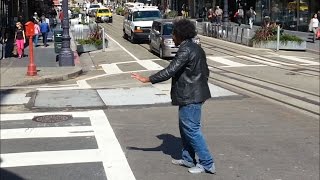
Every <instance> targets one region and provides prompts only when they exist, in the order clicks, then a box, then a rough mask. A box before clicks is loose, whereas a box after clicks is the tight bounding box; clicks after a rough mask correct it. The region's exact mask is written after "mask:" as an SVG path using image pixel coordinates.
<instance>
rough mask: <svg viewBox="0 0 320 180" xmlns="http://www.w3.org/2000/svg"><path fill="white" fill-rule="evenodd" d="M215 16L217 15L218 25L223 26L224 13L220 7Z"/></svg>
mask: <svg viewBox="0 0 320 180" xmlns="http://www.w3.org/2000/svg"><path fill="white" fill-rule="evenodd" d="M215 14H216V18H217V23H218V24H221V20H222V14H223V11H222V9H220V7H219V6H217V7H216V10H215Z"/></svg>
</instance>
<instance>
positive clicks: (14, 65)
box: [0, 42, 82, 87]
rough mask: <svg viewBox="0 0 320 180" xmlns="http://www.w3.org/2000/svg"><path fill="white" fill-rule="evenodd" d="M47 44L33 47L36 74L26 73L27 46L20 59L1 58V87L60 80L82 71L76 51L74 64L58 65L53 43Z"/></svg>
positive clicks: (27, 61)
mask: <svg viewBox="0 0 320 180" xmlns="http://www.w3.org/2000/svg"><path fill="white" fill-rule="evenodd" d="M39 44H42V43H39ZM48 44H49V46H48V47H44V46H42V45H41V46H39V47H35V48H34V60H35V64H36V66H37V71H38V75H37V76H27V75H26V74H27V66H28V64H29V57H28V54H29V47H27V48H25V50H24V52H25V53H24V54H25V56H24V57H23V58H21V59H18V58H16V57H10V58H6V59H2V60H1V61H0V66H1V68H0V72H1V87H11V86H26V85H33V84H42V83H48V82H54V81H61V80H66V79H69V78H72V77H75V76H78V75H80V74H81V73H82V68H81V67H80V66H79V62H78V60H77V59H76V58H78V55H77V53H75V57H76V58H75V64H76V65H75V66H73V67H70V66H69V67H59V64H58V62H56V53H55V52H54V43H53V42H49V43H48ZM71 48H72V47H71ZM72 49H73V48H72Z"/></svg>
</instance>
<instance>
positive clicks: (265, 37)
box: [250, 25, 303, 44]
mask: <svg viewBox="0 0 320 180" xmlns="http://www.w3.org/2000/svg"><path fill="white" fill-rule="evenodd" d="M268 41H277V25H270V26H268V27H261V28H260V29H257V30H256V32H255V35H254V36H253V37H252V39H251V40H250V43H251V44H252V43H266V42H268ZM289 41H294V42H297V43H298V44H301V43H302V42H303V40H302V39H301V38H299V37H297V36H294V35H290V34H284V33H283V30H282V29H281V30H280V42H281V43H283V44H287V43H288V42H289Z"/></svg>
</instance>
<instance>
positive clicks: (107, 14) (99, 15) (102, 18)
mask: <svg viewBox="0 0 320 180" xmlns="http://www.w3.org/2000/svg"><path fill="white" fill-rule="evenodd" d="M96 22H109V23H112V11H111V10H110V9H109V8H99V9H97V11H96Z"/></svg>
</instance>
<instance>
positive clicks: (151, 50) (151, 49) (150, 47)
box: [149, 42, 153, 52]
mask: <svg viewBox="0 0 320 180" xmlns="http://www.w3.org/2000/svg"><path fill="white" fill-rule="evenodd" d="M149 51H150V52H153V48H152V46H151V43H150V42H149Z"/></svg>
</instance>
